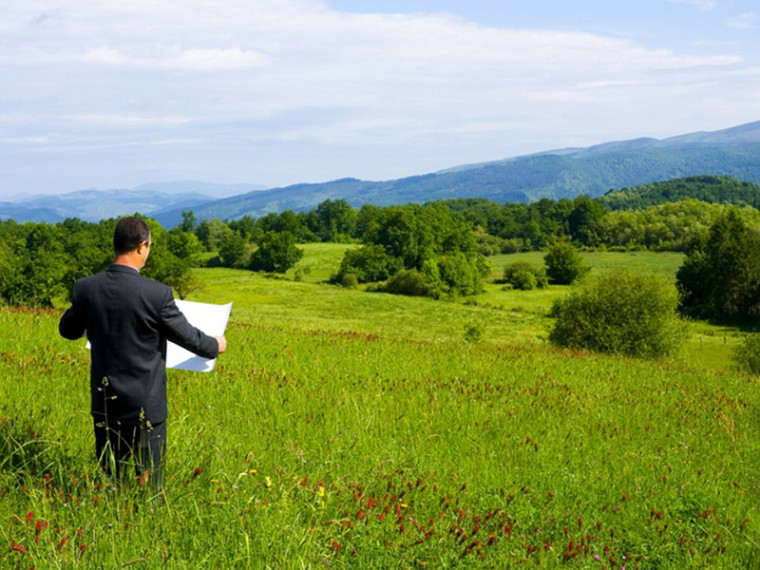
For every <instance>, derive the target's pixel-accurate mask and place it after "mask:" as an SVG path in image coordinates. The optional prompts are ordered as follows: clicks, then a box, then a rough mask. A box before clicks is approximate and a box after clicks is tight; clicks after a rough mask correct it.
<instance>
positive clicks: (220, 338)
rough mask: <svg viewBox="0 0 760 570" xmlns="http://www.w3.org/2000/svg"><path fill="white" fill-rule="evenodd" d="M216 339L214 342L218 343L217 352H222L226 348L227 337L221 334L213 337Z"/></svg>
mask: <svg viewBox="0 0 760 570" xmlns="http://www.w3.org/2000/svg"><path fill="white" fill-rule="evenodd" d="M214 338H215V339H216V342H217V343H218V344H219V354H221V353H223V352H224V351H225V350H227V339H226V338H224V337H223V336H216V337H214Z"/></svg>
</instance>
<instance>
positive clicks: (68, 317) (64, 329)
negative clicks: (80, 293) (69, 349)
mask: <svg viewBox="0 0 760 570" xmlns="http://www.w3.org/2000/svg"><path fill="white" fill-rule="evenodd" d="M86 318H87V315H86V314H85V311H84V308H83V306H82V303H81V302H80V301H79V300H78V298H77V293H76V288H75V289H74V292H73V294H72V302H71V307H69V308H68V309H67V310H66V312H65V313H63V316H62V317H61V320H60V321H58V332H59V334H60V335H61V336H62V337H63V338H66V339H69V340H76V339H78V338H82V337H83V336H84V333H85V332H86V328H87V320H86Z"/></svg>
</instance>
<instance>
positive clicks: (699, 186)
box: [600, 175, 760, 210]
mask: <svg viewBox="0 0 760 570" xmlns="http://www.w3.org/2000/svg"><path fill="white" fill-rule="evenodd" d="M689 199H696V200H699V201H701V202H707V203H712V204H718V203H721V204H726V203H727V204H736V205H749V206H753V207H755V208H757V207H760V186H758V185H757V184H753V183H752V182H742V181H739V180H737V179H736V178H734V177H732V176H707V175H701V176H689V177H686V178H675V179H672V180H665V181H663V182H654V183H652V184H644V185H642V186H636V187H635V188H623V189H622V190H610V191H609V192H607V193H606V194H605V195H604V196H602V197H601V198H600V201H601V202H602V203H603V204H605V205H606V206H607V207H609V208H610V209H612V210H634V209H635V210H640V209H643V208H648V207H650V206H655V205H658V204H663V203H667V202H678V201H681V200H689Z"/></svg>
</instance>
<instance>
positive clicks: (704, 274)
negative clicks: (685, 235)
mask: <svg viewBox="0 0 760 570" xmlns="http://www.w3.org/2000/svg"><path fill="white" fill-rule="evenodd" d="M676 284H677V286H678V290H679V292H680V294H681V302H680V309H681V311H682V312H683V313H684V314H686V315H689V316H691V317H696V318H706V319H718V320H729V321H746V320H752V319H756V318H757V317H760V235H759V234H758V233H757V232H755V231H753V230H751V229H750V228H749V227H747V225H746V224H745V222H744V220H743V219H742V218H741V216H740V215H739V213H738V212H737V211H736V210H735V209H732V210H730V211H729V212H728V213H727V214H726V215H725V216H723V217H721V218H719V219H718V220H717V221H716V222H715V223H714V224H713V225H712V226H711V227H710V231H709V235H708V238H707V240H706V242H705V243H704V244H699V243H697V244H696V245H695V247H694V248H693V249H692V250H691V251H690V252H689V254H688V256H687V258H686V260H685V261H684V263H683V265H682V266H681V267H680V268H679V269H678V272H677V273H676Z"/></svg>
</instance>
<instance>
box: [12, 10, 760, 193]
mask: <svg viewBox="0 0 760 570" xmlns="http://www.w3.org/2000/svg"><path fill="white" fill-rule="evenodd" d="M254 4H255V5H254V6H251V3H249V2H242V0H227V2H226V3H225V6H224V9H222V10H219V9H216V10H213V9H211V8H207V7H205V6H196V5H195V4H193V5H192V10H189V9H187V8H188V7H190V6H191V5H190V4H189V0H172V1H170V2H167V3H162V4H161V5H155V6H152V5H147V4H143V3H137V2H129V1H127V2H125V3H122V4H121V5H119V6H118V7H112V8H110V7H109V8H104V7H102V6H101V5H100V3H97V2H94V1H93V0H88V1H85V2H77V3H75V2H73V1H72V0H64V1H63V2H62V3H61V2H58V3H55V4H54V3H53V2H52V1H51V0H35V1H34V2H29V3H24V4H23V5H19V6H13V7H11V8H9V9H8V12H9V15H8V17H7V20H5V21H4V22H2V23H0V30H3V32H4V36H5V37H6V38H7V41H6V42H5V44H4V46H3V47H2V48H0V78H2V81H3V84H4V85H6V86H7V87H6V89H4V93H3V94H2V95H0V101H2V108H1V109H0V125H2V131H1V132H0V168H2V171H3V177H2V181H1V182H0V201H8V200H10V199H11V197H12V196H19V195H22V196H23V195H26V196H29V195H47V194H63V193H71V192H75V191H80V190H84V189H103V190H111V189H122V188H123V189H131V188H134V187H137V186H140V185H144V184H150V183H151V182H146V181H150V180H153V181H160V182H152V184H161V183H166V182H173V181H177V180H193V181H208V182H209V183H212V184H220V185H231V184H257V185H264V186H267V187H269V188H279V187H285V186H289V185H292V184H298V183H319V182H324V181H329V180H336V179H341V178H358V179H362V180H390V179H398V178H403V177H406V176H414V175H419V174H422V173H431V172H437V171H440V170H445V169H448V168H455V167H457V166H461V165H467V164H477V163H483V162H490V161H494V160H501V159H505V158H513V157H519V156H524V155H529V154H534V153H539V152H547V151H551V150H557V149H561V148H567V147H588V146H593V145H595V144H602V143H607V142H613V141H623V140H630V139H636V138H641V137H647V138H657V139H664V138H669V137H673V136H679V135H683V134H691V133H695V132H705V131H706V132H709V131H716V130H724V129H727V128H731V127H734V126H739V125H743V124H747V123H751V122H755V121H757V119H758V117H760V98H758V96H757V94H756V86H757V84H758V81H757V80H758V76H760V57H759V56H758V50H757V43H758V41H757V26H758V23H759V19H758V10H760V7H758V4H757V2H753V1H750V0H743V1H742V0H737V1H728V0H722V1H721V0H646V1H645V2H644V3H643V4H642V3H637V4H636V5H635V6H633V5H624V6H617V5H616V6H609V5H606V4H604V3H600V2H598V1H594V0H581V1H577V2H574V3H572V6H569V5H567V4H566V3H562V2H559V1H558V0H539V1H537V2H536V3H531V4H530V5H522V4H520V5H517V6H507V5H505V3H503V2H498V1H497V0H482V1H480V2H475V3H472V2H471V3H466V2H463V1H462V0H436V1H433V0H405V1H403V2H402V1H400V0H363V1H359V0H331V1H319V0H278V1H275V0H257V1H256V2H255V3H254ZM157 94H160V95H161V97H157V96H156V95H157Z"/></svg>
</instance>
